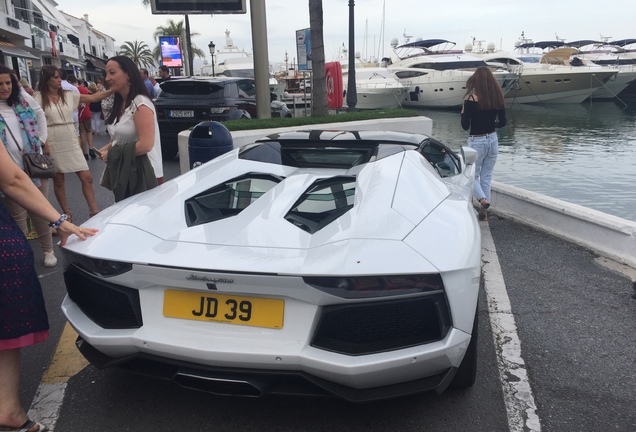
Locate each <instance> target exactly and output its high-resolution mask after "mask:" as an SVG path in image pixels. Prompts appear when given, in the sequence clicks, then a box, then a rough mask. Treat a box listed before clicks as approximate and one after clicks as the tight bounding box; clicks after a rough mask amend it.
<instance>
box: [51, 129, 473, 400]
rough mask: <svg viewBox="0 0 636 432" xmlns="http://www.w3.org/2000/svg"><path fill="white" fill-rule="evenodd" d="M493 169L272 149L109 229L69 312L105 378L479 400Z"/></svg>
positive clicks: (109, 222)
mask: <svg viewBox="0 0 636 432" xmlns="http://www.w3.org/2000/svg"><path fill="white" fill-rule="evenodd" d="M475 160H476V152H475V151H474V150H472V149H470V148H467V147H464V148H462V149H461V152H459V153H455V152H453V151H451V150H450V149H449V148H448V147H446V146H444V145H443V144H441V143H439V142H438V141H436V140H434V139H431V138H429V137H427V136H425V135H417V134H408V133H401V132H370V131H365V132H363V131H360V132H345V131H322V130H312V131H298V132H290V133H282V134H274V135H270V136H269V137H267V138H265V139H262V140H259V141H257V142H255V143H254V144H250V145H247V146H244V147H242V148H240V149H234V150H232V151H230V152H229V153H226V154H224V155H222V156H220V157H218V158H216V159H214V160H212V161H210V162H208V163H206V164H204V165H202V166H200V167H198V168H196V169H194V170H192V171H190V172H188V173H186V174H184V175H182V176H180V177H178V178H176V179H174V180H172V181H169V182H167V183H166V184H164V185H162V186H160V187H157V188H155V189H153V190H151V191H148V192H146V193H143V194H140V195H136V196H133V197H131V198H129V199H127V200H124V201H122V202H120V203H117V204H115V205H113V206H112V207H110V208H107V209H105V210H103V211H102V212H101V213H99V215H97V216H96V217H94V218H92V219H91V220H90V223H89V224H88V225H90V226H91V227H94V228H99V230H100V233H99V234H98V235H96V236H95V237H92V238H89V239H88V240H87V241H79V240H77V239H75V241H73V240H70V241H69V242H68V244H67V246H66V247H65V248H64V253H65V257H66V260H67V262H68V263H69V265H68V267H67V269H66V271H65V274H64V276H65V281H66V286H67V289H68V295H67V297H66V298H65V300H64V302H63V305H62V309H63V311H64V314H65V315H66V317H67V318H68V320H69V322H70V323H71V325H72V326H73V327H74V328H75V330H77V332H78V333H79V339H78V343H77V345H78V347H79V349H80V350H81V352H82V353H83V354H84V356H85V357H86V358H87V359H88V360H89V361H90V362H91V363H92V364H94V365H95V366H97V367H99V368H103V367H108V366H114V365H118V366H121V367H123V368H127V369H129V370H134V371H136V372H140V373H145V374H150V375H153V376H156V377H160V378H165V379H171V380H174V381H175V382H177V383H178V384H180V385H182V386H185V387H189V388H195V389H199V390H205V391H209V392H213V393H218V394H240V395H248V396H258V395H262V394H308V395H312V394H313V395H325V394H332V395H338V396H340V397H343V398H345V399H348V400H351V401H357V402H360V401H368V400H374V399H381V398H387V397H394V396H398V395H404V394H411V393H415V392H420V391H427V390H436V391H438V392H442V391H443V390H444V389H446V388H447V387H448V386H449V385H453V386H456V387H468V386H470V385H472V384H473V382H474V380H475V374H476V361H477V358H476V356H477V314H476V311H477V298H478V291H479V282H480V269H481V266H480V263H481V261H480V258H481V237H480V230H479V226H478V223H477V218H476V217H475V210H474V209H473V206H472V184H473V179H474V162H475Z"/></svg>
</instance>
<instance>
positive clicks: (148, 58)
mask: <svg viewBox="0 0 636 432" xmlns="http://www.w3.org/2000/svg"><path fill="white" fill-rule="evenodd" d="M119 54H120V55H124V56H126V57H128V58H130V59H131V60H132V61H133V62H134V63H135V64H136V65H137V67H142V66H144V67H146V68H148V67H150V66H154V65H155V58H154V56H153V55H152V51H150V48H149V47H148V45H146V42H143V41H141V42H140V41H137V40H135V41H133V42H130V41H126V42H124V44H123V45H122V46H121V49H120V50H119Z"/></svg>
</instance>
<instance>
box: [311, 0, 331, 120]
mask: <svg viewBox="0 0 636 432" xmlns="http://www.w3.org/2000/svg"><path fill="white" fill-rule="evenodd" d="M309 27H310V28H311V63H312V64H311V68H312V73H313V75H314V78H313V83H312V88H311V115H312V116H318V115H327V114H329V105H328V102H327V76H326V75H327V74H326V71H325V43H324V40H323V39H324V38H323V34H322V28H323V18H322V0H309Z"/></svg>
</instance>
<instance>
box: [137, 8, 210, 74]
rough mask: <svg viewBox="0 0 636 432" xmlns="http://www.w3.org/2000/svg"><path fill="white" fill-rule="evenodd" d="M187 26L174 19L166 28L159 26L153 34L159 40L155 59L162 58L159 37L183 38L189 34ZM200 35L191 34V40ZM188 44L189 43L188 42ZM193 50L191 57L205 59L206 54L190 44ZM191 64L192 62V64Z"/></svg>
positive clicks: (154, 52)
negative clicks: (172, 36) (173, 36)
mask: <svg viewBox="0 0 636 432" xmlns="http://www.w3.org/2000/svg"><path fill="white" fill-rule="evenodd" d="M143 1H144V2H146V1H150V0H143ZM186 16H187V15H186ZM187 27H188V26H187V25H186V26H185V27H184V21H183V20H181V21H179V22H176V21H174V20H172V19H168V21H167V25H166V26H159V27H157V28H156V29H155V32H154V33H153V34H152V37H154V38H155V39H156V40H157V46H156V47H155V49H154V51H153V54H154V55H155V58H161V48H160V47H159V44H158V42H159V36H168V35H176V36H181V35H183V34H186V35H187V34H188V33H187ZM199 35H200V34H199V33H197V32H190V38H191V37H192V36H199ZM186 43H187V42H186ZM190 45H191V48H190V50H189V52H190V56H191V57H194V56H197V57H199V58H203V59H204V58H205V53H204V52H203V51H202V50H201V49H200V48H197V46H196V45H194V44H192V43H190ZM189 60H190V59H189ZM190 63H191V62H190ZM190 73H192V71H190Z"/></svg>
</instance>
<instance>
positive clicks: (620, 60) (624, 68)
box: [566, 40, 636, 99]
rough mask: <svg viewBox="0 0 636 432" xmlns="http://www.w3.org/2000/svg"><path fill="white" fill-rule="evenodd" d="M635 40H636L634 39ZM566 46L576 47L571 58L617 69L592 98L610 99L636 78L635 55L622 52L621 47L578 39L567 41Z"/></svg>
mask: <svg viewBox="0 0 636 432" xmlns="http://www.w3.org/2000/svg"><path fill="white" fill-rule="evenodd" d="M635 41H636V40H635ZM566 46H567V47H572V48H575V49H577V50H578V51H577V53H576V54H573V55H572V57H571V60H574V59H575V58H579V59H582V61H583V62H584V63H587V62H593V63H594V64H597V65H599V66H603V67H606V68H608V69H614V70H617V71H618V73H617V74H616V75H614V76H613V77H612V78H611V79H610V80H609V81H608V82H607V83H605V85H604V86H603V87H601V88H599V89H598V90H597V91H595V92H594V93H593V94H592V98H593V99H611V98H614V97H617V96H618V95H619V94H620V93H621V92H622V91H623V90H625V89H626V88H627V87H628V86H629V85H630V84H632V83H634V82H635V80H636V55H634V56H631V55H630V54H629V53H625V52H623V50H622V48H619V47H617V46H614V45H609V44H608V43H607V42H606V41H605V42H603V41H594V40H578V41H573V42H567V43H566Z"/></svg>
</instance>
